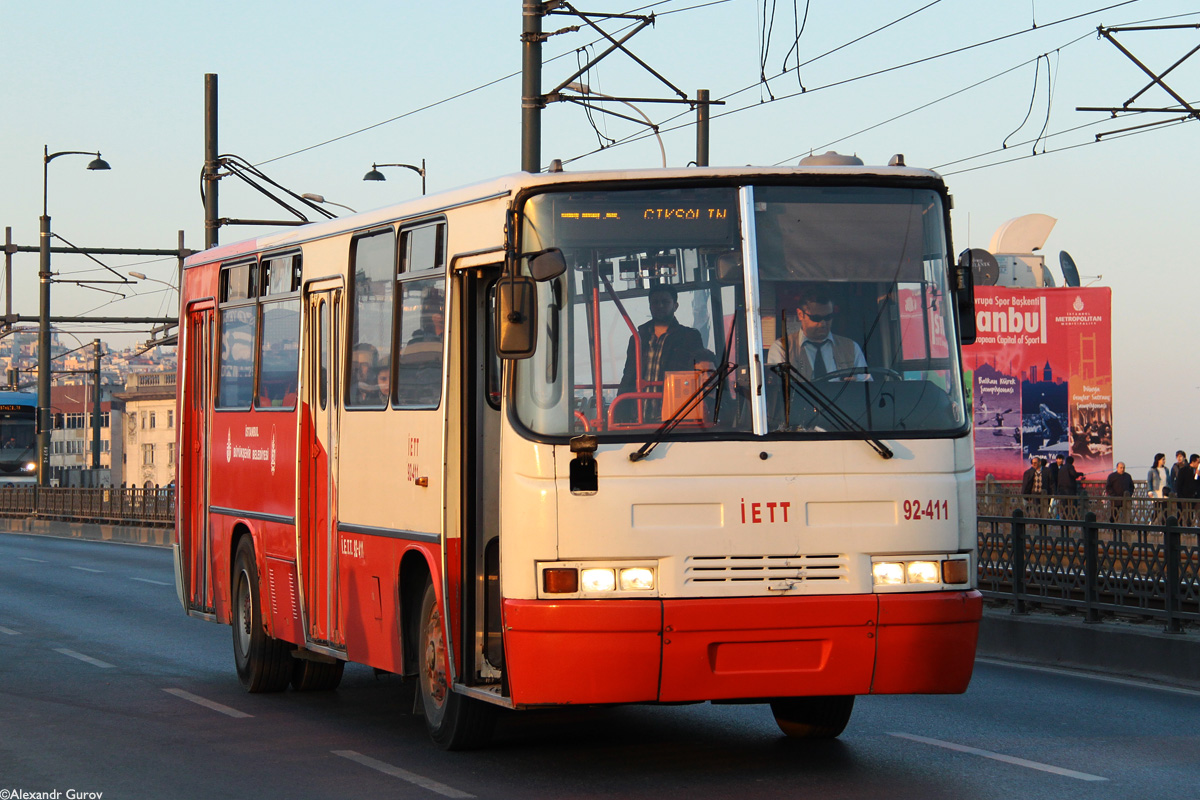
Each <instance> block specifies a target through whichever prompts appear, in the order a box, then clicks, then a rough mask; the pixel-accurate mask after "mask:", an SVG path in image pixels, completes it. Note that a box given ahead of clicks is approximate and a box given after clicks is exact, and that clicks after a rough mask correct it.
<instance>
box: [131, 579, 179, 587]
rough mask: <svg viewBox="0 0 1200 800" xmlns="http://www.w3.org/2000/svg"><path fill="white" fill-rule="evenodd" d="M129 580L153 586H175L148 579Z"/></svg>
mask: <svg viewBox="0 0 1200 800" xmlns="http://www.w3.org/2000/svg"><path fill="white" fill-rule="evenodd" d="M129 580H131V581H138V582H139V583H153V584H154V585H155V586H174V585H175V584H173V583H166V582H165V581H152V580H150V579H149V578H130V579H129Z"/></svg>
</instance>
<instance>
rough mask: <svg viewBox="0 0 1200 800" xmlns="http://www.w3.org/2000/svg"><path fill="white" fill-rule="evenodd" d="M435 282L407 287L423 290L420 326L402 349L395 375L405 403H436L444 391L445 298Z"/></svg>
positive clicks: (415, 404)
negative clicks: (443, 341)
mask: <svg viewBox="0 0 1200 800" xmlns="http://www.w3.org/2000/svg"><path fill="white" fill-rule="evenodd" d="M432 283H433V282H432V281H417V282H413V283H411V284H409V285H408V286H407V287H406V289H407V290H409V291H411V292H412V293H414V294H416V293H420V294H421V305H420V309H421V312H420V314H421V315H420V327H419V328H417V329H416V330H415V331H413V332H412V335H411V336H410V337H409V340H408V343H407V344H406V345H404V350H403V351H401V353H400V364H399V371H398V372H397V373H396V377H397V386H398V390H399V395H400V402H401V404H403V405H411V406H436V405H437V404H438V402H439V401H440V399H441V395H442V339H443V337H444V336H445V331H446V300H445V296H444V295H443V293H442V290H441V288H440V287H437V286H434V285H432ZM425 284H429V285H425ZM410 287H411V288H410ZM402 325H403V320H402Z"/></svg>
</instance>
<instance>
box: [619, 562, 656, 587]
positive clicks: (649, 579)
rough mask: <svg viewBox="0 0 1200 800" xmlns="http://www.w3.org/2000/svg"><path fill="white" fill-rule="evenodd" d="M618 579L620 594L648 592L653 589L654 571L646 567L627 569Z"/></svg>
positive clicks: (621, 572) (622, 571)
mask: <svg viewBox="0 0 1200 800" xmlns="http://www.w3.org/2000/svg"><path fill="white" fill-rule="evenodd" d="M619 577H620V580H619V583H620V585H621V591H622V592H648V591H650V590H652V589H653V588H654V570H652V569H647V568H646V567H627V568H626V569H623V570H621V571H620V576H619Z"/></svg>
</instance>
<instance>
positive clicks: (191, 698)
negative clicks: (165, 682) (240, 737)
mask: <svg viewBox="0 0 1200 800" xmlns="http://www.w3.org/2000/svg"><path fill="white" fill-rule="evenodd" d="M163 691H164V692H166V693H167V694H173V695H175V696H176V697H178V698H180V699H181V700H187V701H188V702H189V703H195V704H196V705H198V706H204V707H205V708H208V709H212V710H213V711H219V712H220V713H222V714H225V715H226V716H230V717H234V718H235V719H247V718H249V717H253V716H254V715H253V714H247V713H246V712H244V711H238V710H237V709H236V708H230V707H229V706H224V705H221V704H220V703H216V702H213V701H212V700H208V699H206V698H204V697H201V696H200V695H197V694H192V693H191V692H185V691H184V690H183V689H163Z"/></svg>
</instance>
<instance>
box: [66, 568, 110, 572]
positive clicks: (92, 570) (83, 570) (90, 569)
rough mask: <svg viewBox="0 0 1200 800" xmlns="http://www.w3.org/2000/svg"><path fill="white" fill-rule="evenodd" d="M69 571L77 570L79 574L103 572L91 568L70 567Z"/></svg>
mask: <svg viewBox="0 0 1200 800" xmlns="http://www.w3.org/2000/svg"><path fill="white" fill-rule="evenodd" d="M71 569H77V570H79V571H80V572H104V570H102V569H92V568H91V567H71Z"/></svg>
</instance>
